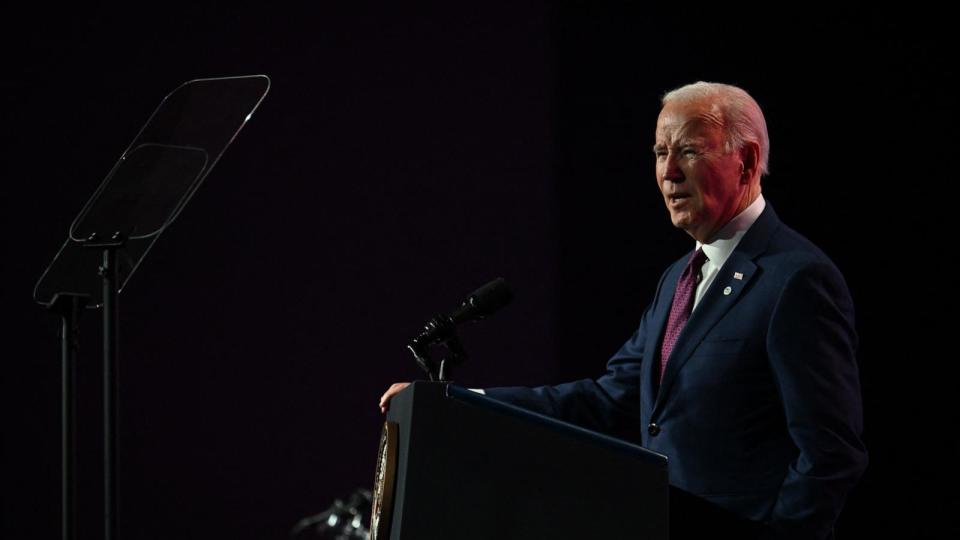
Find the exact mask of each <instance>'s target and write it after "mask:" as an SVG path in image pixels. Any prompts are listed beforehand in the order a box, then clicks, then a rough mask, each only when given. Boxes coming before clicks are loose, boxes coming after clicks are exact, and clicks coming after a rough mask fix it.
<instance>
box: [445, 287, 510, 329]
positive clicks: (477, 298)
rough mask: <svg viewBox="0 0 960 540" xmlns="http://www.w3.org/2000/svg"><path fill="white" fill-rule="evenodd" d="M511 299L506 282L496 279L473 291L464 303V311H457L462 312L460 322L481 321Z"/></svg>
mask: <svg viewBox="0 0 960 540" xmlns="http://www.w3.org/2000/svg"><path fill="white" fill-rule="evenodd" d="M512 299H513V293H512V292H510V287H509V286H508V285H507V282H506V280H504V279H503V278H502V277H498V278H497V279H495V280H493V281H491V282H490V283H487V284H486V285H484V286H483V287H480V288H479V289H477V290H475V291H473V293H471V294H470V296H469V297H468V298H467V300H466V301H465V302H464V306H463V308H465V309H461V310H457V311H458V312H459V311H462V312H464V313H463V314H462V315H463V318H462V320H473V319H483V318H484V317H486V316H488V315H492V314H493V313H495V312H496V311H497V310H499V309H500V308H502V307H503V306H506V305H507V304H509V303H510V300H512Z"/></svg>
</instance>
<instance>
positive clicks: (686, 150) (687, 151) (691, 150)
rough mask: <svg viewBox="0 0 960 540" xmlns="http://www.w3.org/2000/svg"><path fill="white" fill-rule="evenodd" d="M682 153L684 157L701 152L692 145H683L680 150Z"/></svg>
mask: <svg viewBox="0 0 960 540" xmlns="http://www.w3.org/2000/svg"><path fill="white" fill-rule="evenodd" d="M680 153H681V154H682V155H683V156H684V157H696V156H698V155H699V154H700V153H699V152H697V149H696V148H694V147H692V146H685V147H683V149H681V150H680Z"/></svg>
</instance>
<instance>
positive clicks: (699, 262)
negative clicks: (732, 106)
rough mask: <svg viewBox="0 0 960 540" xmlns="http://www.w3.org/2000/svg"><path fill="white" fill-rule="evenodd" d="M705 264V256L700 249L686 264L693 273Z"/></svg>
mask: <svg viewBox="0 0 960 540" xmlns="http://www.w3.org/2000/svg"><path fill="white" fill-rule="evenodd" d="M705 262H707V254H706V253H704V252H703V248H700V249H698V250H697V251H695V252H694V253H693V256H691V257H690V262H688V263H687V266H689V267H690V268H692V269H693V271H694V272H699V271H700V267H702V266H703V263H705Z"/></svg>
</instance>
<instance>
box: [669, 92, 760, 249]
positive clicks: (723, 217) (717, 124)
mask: <svg viewBox="0 0 960 540" xmlns="http://www.w3.org/2000/svg"><path fill="white" fill-rule="evenodd" d="M654 154H656V158H657V185H659V186H660V192H661V193H662V194H663V200H664V202H665V203H666V205H667V210H668V211H669V212H670V219H671V220H672V221H673V225H674V226H676V227H679V228H681V229H683V230H685V231H687V233H689V234H690V236H693V237H694V238H695V239H697V240H699V241H701V242H709V241H710V240H711V239H712V238H713V236H714V235H715V234H716V233H717V231H719V230H720V228H721V227H723V226H724V225H725V224H726V223H727V222H728V221H730V219H732V218H733V217H734V216H736V215H737V214H738V213H739V212H740V211H741V210H742V209H743V208H746V206H747V205H748V204H749V202H750V201H747V200H746V197H747V196H748V191H749V190H748V189H747V183H746V182H745V181H744V180H743V178H744V175H743V174H742V171H743V169H742V165H743V163H742V161H741V159H740V153H739V152H737V151H734V152H726V151H725V150H724V133H723V126H722V121H721V118H720V116H719V115H718V114H717V113H715V112H714V111H712V110H711V107H710V105H709V103H707V102H695V103H682V102H681V103H675V102H670V103H667V105H665V106H664V108H663V110H662V111H660V117H659V118H658V119H657V134H656V145H655V146H654Z"/></svg>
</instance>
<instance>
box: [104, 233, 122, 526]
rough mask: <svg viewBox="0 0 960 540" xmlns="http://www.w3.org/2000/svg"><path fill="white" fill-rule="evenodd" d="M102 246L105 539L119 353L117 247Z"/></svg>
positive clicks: (110, 518)
mask: <svg viewBox="0 0 960 540" xmlns="http://www.w3.org/2000/svg"><path fill="white" fill-rule="evenodd" d="M118 247H119V246H105V247H104V249H103V265H102V266H101V267H100V275H101V277H102V278H103V513H104V531H103V537H104V538H105V539H106V540H116V538H117V514H118V512H117V509H118V503H117V486H118V481H117V438H118V437H117V433H118V425H117V420H118V416H119V415H118V410H119V409H118V405H119V403H118V400H117V398H118V395H119V393H118V391H117V389H118V386H119V380H118V379H119V378H118V371H117V363H118V359H119V356H120V347H119V341H120V340H119V326H120V324H119V323H120V309H119V303H118V294H117V293H118V291H117V288H118V287H119V272H118V269H117V249H118Z"/></svg>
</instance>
